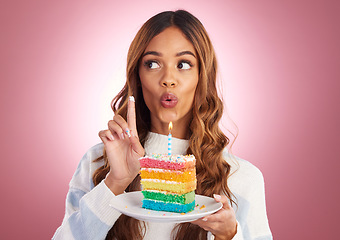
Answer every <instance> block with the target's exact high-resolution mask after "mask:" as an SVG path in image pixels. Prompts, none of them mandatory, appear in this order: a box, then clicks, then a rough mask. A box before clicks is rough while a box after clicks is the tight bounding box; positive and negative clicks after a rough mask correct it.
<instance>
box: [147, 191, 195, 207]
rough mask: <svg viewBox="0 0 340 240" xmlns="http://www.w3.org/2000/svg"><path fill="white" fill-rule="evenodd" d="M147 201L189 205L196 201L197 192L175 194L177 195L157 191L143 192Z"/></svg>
mask: <svg viewBox="0 0 340 240" xmlns="http://www.w3.org/2000/svg"><path fill="white" fill-rule="evenodd" d="M142 193H143V196H144V198H145V199H152V200H158V201H163V202H171V203H180V204H188V203H191V202H193V201H194V200H195V191H191V192H188V193H185V194H175V193H168V194H165V193H162V192H155V191H146V190H145V191H142Z"/></svg>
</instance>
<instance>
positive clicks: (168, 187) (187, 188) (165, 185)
mask: <svg viewBox="0 0 340 240" xmlns="http://www.w3.org/2000/svg"><path fill="white" fill-rule="evenodd" d="M141 184H142V186H143V190H158V191H167V192H171V193H179V194H184V193H187V192H191V191H194V190H195V189H196V180H194V181H191V182H185V183H181V182H174V181H165V180H157V179H142V180H141Z"/></svg>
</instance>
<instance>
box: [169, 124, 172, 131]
mask: <svg viewBox="0 0 340 240" xmlns="http://www.w3.org/2000/svg"><path fill="white" fill-rule="evenodd" d="M169 130H170V131H171V130H172V122H170V123H169Z"/></svg>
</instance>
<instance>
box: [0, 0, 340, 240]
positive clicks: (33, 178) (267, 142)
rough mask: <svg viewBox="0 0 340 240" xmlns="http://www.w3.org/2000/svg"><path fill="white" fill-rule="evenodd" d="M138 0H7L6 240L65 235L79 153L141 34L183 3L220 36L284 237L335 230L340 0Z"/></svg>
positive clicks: (237, 106)
mask: <svg viewBox="0 0 340 240" xmlns="http://www.w3.org/2000/svg"><path fill="white" fill-rule="evenodd" d="M130 2H131V1H120V2H116V1H88V0H86V1H85V0H82V1H44V0H40V1H17V0H11V1H2V2H1V5H0V11H1V13H0V24H1V37H0V41H1V44H0V58H1V63H0V67H1V71H0V77H1V88H0V89H1V94H0V98H1V101H0V103H1V112H2V117H1V155H2V157H1V219H2V224H1V225H0V229H1V230H0V232H1V233H0V235H1V239H49V238H51V237H52V235H53V233H54V231H55V230H56V228H57V227H58V226H59V225H60V224H61V221H62V218H63V215H64V201H65V197H66V193H67V190H68V182H69V180H70V179H71V177H72V175H73V173H74V171H75V169H76V166H77V164H78V161H79V160H80V158H81V157H82V155H83V154H84V153H85V152H86V150H87V149H88V148H89V147H91V146H92V145H94V144H96V143H98V142H99V141H100V139H99V138H98V137H97V132H98V131H99V130H101V129H104V128H105V127H106V123H107V121H108V120H109V119H110V118H111V117H112V113H111V111H110V101H111V99H112V98H113V97H114V96H115V94H116V93H117V91H118V90H119V89H120V88H121V86H122V84H123V82H124V69H125V61H126V53H127V48H128V46H129V44H130V42H131V41H132V38H133V36H134V35H135V33H136V32H137V30H138V29H139V27H140V26H141V25H142V23H143V22H144V21H146V20H147V19H148V18H149V17H151V16H152V15H154V14H155V13H158V12H160V11H163V10H169V9H170V10H174V9H177V8H184V9H187V10H189V11H191V12H192V13H193V14H194V15H196V16H197V17H198V18H199V19H200V20H201V21H202V22H203V24H204V25H205V27H206V29H207V31H208V32H209V34H210V36H211V38H212V41H213V43H214V46H215V49H216V52H217V55H218V60H219V65H220V77H219V79H220V80H221V82H222V84H221V85H222V87H223V96H224V100H225V102H226V106H227V109H228V113H229V115H230V116H231V118H232V119H233V121H234V122H235V123H236V124H237V126H238V128H239V136H238V138H237V140H236V142H235V144H234V146H233V152H234V154H236V155H238V156H240V157H242V158H245V159H247V160H248V161H250V162H252V163H253V164H255V165H256V166H257V167H259V168H260V169H261V170H262V172H263V174H264V177H265V182H266V198H267V210H268V217H269V221H270V227H271V229H272V232H273V235H274V238H275V239H335V238H336V237H335V236H338V222H339V221H338V219H339V213H340V211H339V210H340V209H339V201H340V199H339V197H340V194H339V186H338V184H339V180H340V179H339V167H340V165H339V161H340V156H339V152H338V148H339V147H338V142H339V139H338V136H339V127H338V123H339V121H340V113H339V100H340V99H339V93H340V92H339V89H340V84H339V82H340V81H339V80H340V70H339V69H340V47H339V46H340V44H339V43H340V33H339V29H340V28H339V22H340V15H339V12H340V8H339V4H338V3H337V2H338V1H336V0H335V1H324V0H320V1H302V0H288V1H270V0H257V1H245V0H239V1H233V0H227V1H218V0H209V1H197V0H186V1H183V0H181V1H175V0H172V1H167V2H165V1H154V0H149V1H136V3H133V4H132V3H130ZM223 125H224V126H226V127H230V126H231V125H230V123H229V122H228V120H227V118H224V120H223Z"/></svg>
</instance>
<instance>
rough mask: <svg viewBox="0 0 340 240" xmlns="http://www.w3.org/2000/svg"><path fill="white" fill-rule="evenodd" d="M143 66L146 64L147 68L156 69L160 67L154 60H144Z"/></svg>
mask: <svg viewBox="0 0 340 240" xmlns="http://www.w3.org/2000/svg"><path fill="white" fill-rule="evenodd" d="M144 66H146V67H147V68H149V69H157V68H160V66H159V64H158V63H157V62H156V61H146V62H145V63H144Z"/></svg>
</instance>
